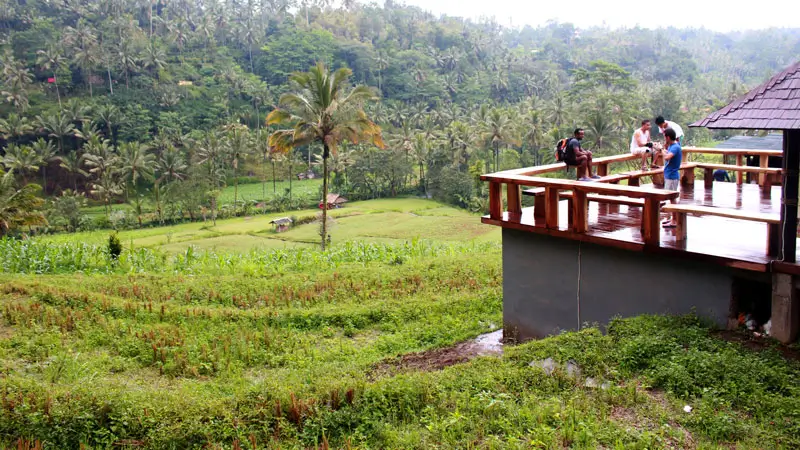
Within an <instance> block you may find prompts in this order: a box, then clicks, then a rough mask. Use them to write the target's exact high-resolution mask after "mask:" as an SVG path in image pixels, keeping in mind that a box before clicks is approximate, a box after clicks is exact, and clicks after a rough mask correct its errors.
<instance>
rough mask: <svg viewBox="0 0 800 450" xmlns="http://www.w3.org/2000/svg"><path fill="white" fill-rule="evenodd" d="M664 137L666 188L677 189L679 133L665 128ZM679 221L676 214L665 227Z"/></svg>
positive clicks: (665, 223)
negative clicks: (665, 146)
mask: <svg viewBox="0 0 800 450" xmlns="http://www.w3.org/2000/svg"><path fill="white" fill-rule="evenodd" d="M664 139H666V141H667V148H666V150H664V161H666V165H665V166H664V189H666V190H668V191H677V190H678V184H679V182H680V179H681V160H682V158H681V153H682V152H683V150H682V149H681V144H680V143H679V142H678V136H677V133H675V130H673V129H672V128H667V129H666V130H664ZM677 224H678V222H677V221H676V220H675V215H674V214H672V215H671V217H670V218H669V219H667V220H665V221H664V228H675V227H676V226H677Z"/></svg>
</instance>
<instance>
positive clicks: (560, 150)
mask: <svg viewBox="0 0 800 450" xmlns="http://www.w3.org/2000/svg"><path fill="white" fill-rule="evenodd" d="M571 140H572V138H571V137H568V138H564V139H561V140H559V141H558V142H557V143H556V152H555V157H556V161H558V162H564V157H566V156H567V145H569V141H571Z"/></svg>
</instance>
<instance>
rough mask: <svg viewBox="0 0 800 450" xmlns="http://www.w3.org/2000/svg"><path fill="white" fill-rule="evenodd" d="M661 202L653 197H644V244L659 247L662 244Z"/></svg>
mask: <svg viewBox="0 0 800 450" xmlns="http://www.w3.org/2000/svg"><path fill="white" fill-rule="evenodd" d="M660 209H661V202H659V201H658V200H653V198H652V197H647V198H645V199H644V208H643V210H642V238H643V239H644V245H647V246H652V247H658V246H659V245H661V223H660V221H659V210H660Z"/></svg>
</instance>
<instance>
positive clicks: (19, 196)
mask: <svg viewBox="0 0 800 450" xmlns="http://www.w3.org/2000/svg"><path fill="white" fill-rule="evenodd" d="M38 190H39V186H37V185H35V184H26V185H23V186H22V187H20V188H17V186H16V184H15V180H14V174H13V173H11V172H8V173H4V172H3V171H2V170H0V237H2V236H5V235H6V234H8V232H9V231H10V230H13V229H14V228H17V227H21V226H26V225H27V226H33V225H42V224H45V223H46V221H45V219H44V215H43V214H42V212H41V211H40V210H39V208H41V206H42V205H43V204H44V200H43V199H41V198H39V197H38V196H37V195H36V193H37V191H38Z"/></svg>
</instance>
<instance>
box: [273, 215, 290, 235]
mask: <svg viewBox="0 0 800 450" xmlns="http://www.w3.org/2000/svg"><path fill="white" fill-rule="evenodd" d="M269 223H271V224H273V225H275V232H276V233H283V232H284V231H286V230H288V229H289V226H290V225H291V224H292V219H290V218H288V217H281V218H280V219H275V220H272V221H270V222H269Z"/></svg>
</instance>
